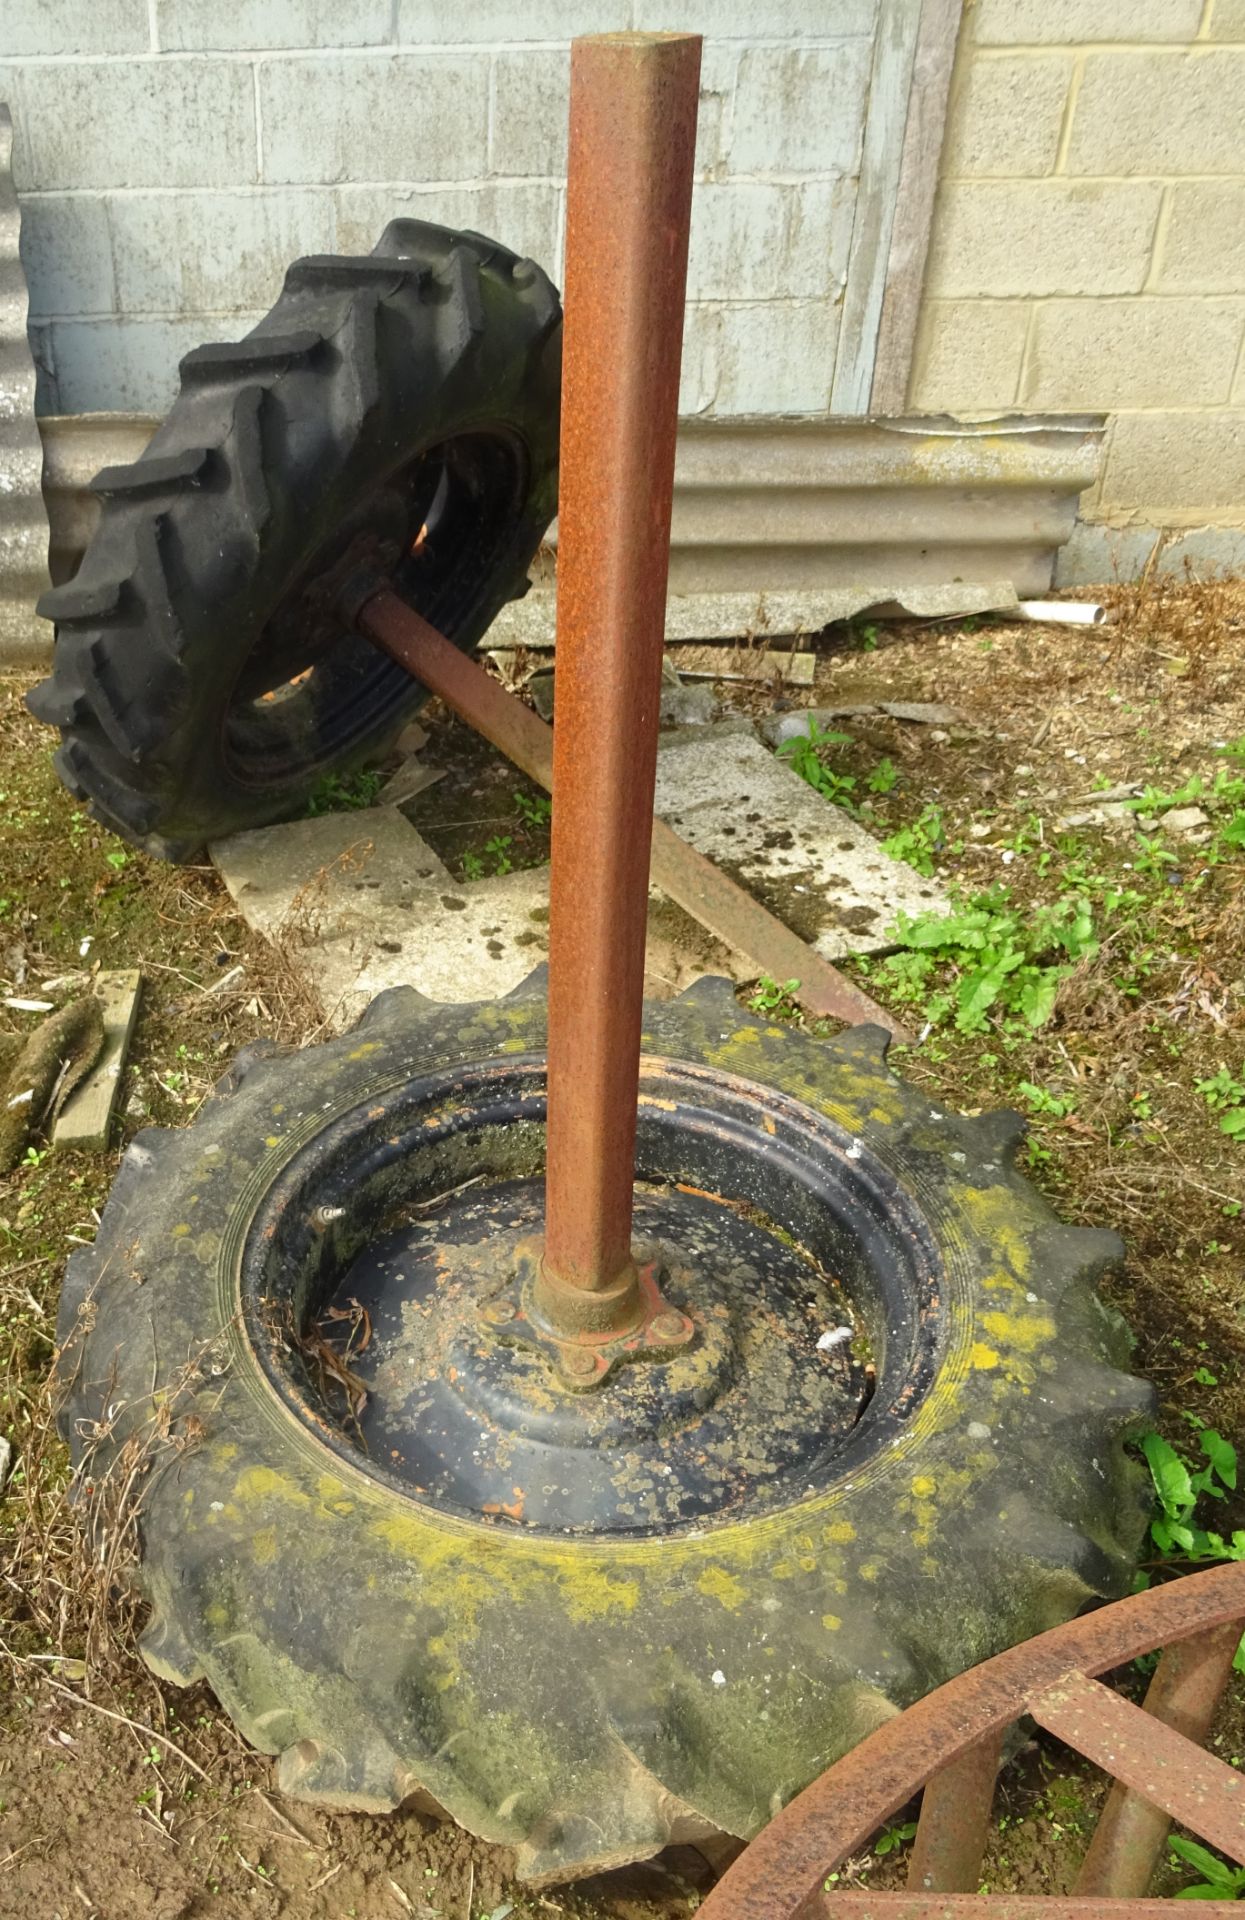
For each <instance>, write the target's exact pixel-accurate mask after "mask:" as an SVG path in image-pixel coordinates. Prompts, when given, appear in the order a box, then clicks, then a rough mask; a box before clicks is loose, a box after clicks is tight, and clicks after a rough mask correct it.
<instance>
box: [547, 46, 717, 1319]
mask: <svg viewBox="0 0 1245 1920" xmlns="http://www.w3.org/2000/svg"><path fill="white" fill-rule="evenodd" d="M699 89H700V37H699V35H695V34H629V33H624V34H603V35H600V36H593V37H591V38H588V39H583V40H576V41H575V42H574V43H573V44H572V47H571V109H570V153H569V160H568V165H567V209H566V319H565V332H564V342H563V350H562V443H561V458H560V478H559V489H558V630H557V639H558V672H557V678H556V681H555V691H554V702H555V704H554V736H553V785H554V791H555V793H556V794H557V798H558V805H557V812H556V813H555V815H554V820H553V854H552V871H551V875H550V889H549V1134H548V1162H547V1169H546V1175H545V1248H544V1261H543V1272H544V1275H545V1276H546V1277H547V1279H548V1280H549V1282H550V1283H551V1285H552V1287H553V1288H554V1289H555V1290H557V1289H580V1290H586V1291H589V1292H592V1293H607V1292H610V1291H612V1290H614V1289H616V1288H620V1287H621V1288H623V1289H624V1290H631V1289H633V1288H634V1286H635V1284H636V1283H635V1280H634V1274H635V1266H634V1262H633V1260H632V1257H631V1203H632V1192H633V1188H634V1183H635V1128H636V1088H637V1084H638V1077H639V1067H640V1027H641V1020H642V1007H643V998H644V944H645V931H646V925H647V913H648V872H649V846H650V840H651V837H652V820H653V792H654V787H655V784H656V775H657V729H658V719H659V710H660V703H661V662H662V652H663V647H664V643H665V618H666V579H667V573H668V569H669V562H670V510H671V505H672V502H673V497H674V441H675V429H676V425H677V421H678V402H679V365H680V359H681V356H682V344H683V308H684V297H685V292H686V283H687V246H688V235H689V232H690V228H691V211H692V166H693V161H694V158H695V148H696V112H697V103H698V98H699Z"/></svg>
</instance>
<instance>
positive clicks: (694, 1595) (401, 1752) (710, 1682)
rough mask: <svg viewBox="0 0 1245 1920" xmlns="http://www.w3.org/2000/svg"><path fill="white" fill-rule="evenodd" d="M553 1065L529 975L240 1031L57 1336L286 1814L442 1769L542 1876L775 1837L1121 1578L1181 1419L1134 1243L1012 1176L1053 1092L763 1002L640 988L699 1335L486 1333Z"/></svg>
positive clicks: (92, 1487) (660, 1232)
mask: <svg viewBox="0 0 1245 1920" xmlns="http://www.w3.org/2000/svg"><path fill="white" fill-rule="evenodd" d="M544 1044H545V1008H544V1000H543V992H542V991H541V989H540V985H539V982H534V983H531V984H529V986H528V987H527V988H525V989H520V990H519V992H518V993H517V994H515V995H513V996H511V997H510V998H509V999H508V1000H505V1001H502V1002H499V1003H495V1004H489V1005H472V1006H441V1005H433V1004H432V1003H430V1002H427V1001H425V1000H423V999H422V998H421V997H420V996H419V995H417V994H414V993H412V992H410V991H407V990H398V991H396V992H394V993H389V994H385V995H383V996H382V997H381V998H380V999H379V1000H377V1001H376V1002H375V1003H374V1004H373V1006H372V1007H371V1009H370V1010H369V1012H368V1013H367V1014H366V1015H365V1017H364V1019H363V1020H362V1021H361V1023H360V1024H359V1026H358V1027H357V1028H356V1029H355V1030H354V1031H353V1032H352V1033H350V1034H349V1035H348V1036H346V1037H345V1038H342V1039H338V1040H335V1041H333V1042H331V1043H330V1044H328V1045H324V1046H320V1047H315V1048H311V1049H308V1050H307V1051H305V1052H303V1053H299V1054H297V1055H293V1056H288V1057H284V1056H264V1055H258V1056H257V1055H255V1054H250V1055H245V1056H243V1057H242V1058H241V1059H240V1060H239V1061H238V1062H237V1064H236V1066H235V1068H234V1069H233V1071H232V1072H231V1073H230V1075H229V1076H228V1077H227V1079H226V1080H225V1082H224V1083H222V1086H221V1087H220V1089H219V1090H218V1092H217V1094H216V1096H214V1097H213V1098H212V1099H211V1100H210V1101H209V1102H208V1103H207V1104H206V1105H205V1107H204V1108H203V1109H202V1110H201V1111H200V1113H199V1114H198V1115H197V1116H196V1118H195V1120H194V1123H193V1124H192V1125H191V1126H190V1127H188V1128H187V1129H185V1130H184V1131H182V1132H148V1133H144V1134H141V1135H140V1136H139V1137H138V1138H137V1139H136V1140H135V1141H134V1143H133V1144H132V1145H131V1147H130V1148H129V1151H128V1153H127V1154H126V1156H125V1159H124V1161H123V1163H122V1166H121V1171H120V1174H119V1176H118V1179H117V1182H116V1185H115V1187H114V1189H113V1193H112V1197H111V1199H110V1200H109V1203H108V1207H107V1210H106V1212H105V1215H104V1219H103V1224H102V1226H101V1229H100V1233H99V1237H98V1241H97V1243H96V1245H95V1246H94V1247H93V1248H91V1249H89V1250H85V1251H82V1252H79V1253H76V1254H75V1255H74V1256H73V1259H72V1261H71V1263H70V1268H69V1273H68V1276H67V1279H66V1283H65V1292H64V1301H63V1307H62V1313H61V1320H60V1339H61V1343H62V1356H61V1361H60V1366H61V1370H62V1375H63V1378H64V1380H65V1383H66V1389H67V1397H66V1410H65V1414H64V1420H65V1425H66V1430H67V1432H68V1434H69V1437H70V1440H71V1444H72V1447H73V1452H74V1457H75V1461H76V1463H77V1465H78V1470H79V1485H80V1488H81V1499H82V1501H83V1504H84V1506H85V1510H86V1513H87V1515H88V1518H89V1516H90V1514H91V1512H92V1510H93V1509H96V1510H98V1511H99V1513H100V1516H101V1520H102V1521H104V1520H106V1519H107V1516H108V1514H109V1512H110V1511H111V1509H110V1501H111V1500H112V1499H113V1497H114V1496H113V1490H112V1483H113V1482H114V1481H115V1480H116V1479H117V1478H118V1477H119V1476H120V1477H124V1479H125V1481H126V1482H127V1484H134V1483H133V1481H132V1476H133V1475H134V1473H135V1470H136V1468H137V1467H139V1466H140V1465H141V1467H142V1470H143V1472H144V1474H145V1478H143V1479H141V1480H140V1481H139V1482H138V1483H137V1484H139V1485H140V1486H141V1489H142V1491H141V1494H140V1505H141V1511H140V1524H139V1533H140V1539H141V1565H140V1567H139V1570H138V1578H139V1582H140V1585H141V1588H142V1590H143V1592H144V1594H145V1595H146V1597H147V1599H148V1600H149V1601H150V1605H151V1614H150V1621H149V1624H148V1625H147V1627H146V1629H145V1632H144V1634H143V1637H142V1647H143V1651H144V1654H145V1656H146V1658H147V1661H148V1663H149V1664H150V1666H151V1667H152V1668H153V1669H154V1670H155V1671H156V1672H157V1673H158V1674H161V1675H163V1676H165V1677H166V1678H169V1679H172V1680H174V1681H177V1682H181V1683H189V1682H191V1681H193V1680H196V1679H198V1678H200V1677H201V1676H206V1678H207V1679H208V1681H209V1682H210V1684H211V1685H212V1687H213V1688H214V1690H215V1691H216V1693H217V1695H218V1696H219V1698H220V1700H221V1701H222V1702H223V1704H224V1706H225V1707H226V1709H227V1710H228V1712H229V1713H230V1714H231V1715H232V1716H233V1718H234V1719H235V1721H236V1722H237V1724H238V1726H239V1727H240V1728H241V1729H242V1731H243V1733H244V1734H245V1735H246V1736H247V1738H248V1739H249V1740H251V1741H252V1742H253V1743H254V1744H255V1745H256V1746H257V1747H259V1748H260V1749H262V1750H263V1751H265V1752H268V1753H273V1754H277V1755H279V1759H278V1762H277V1779H278V1782H279V1784H280V1786H281V1787H282V1789H283V1790H284V1791H286V1792H289V1793H293V1794H301V1795H306V1796H308V1797H310V1798H312V1799H315V1800H319V1801H322V1802H325V1803H327V1804H330V1805H336V1806H341V1807H361V1808H370V1809H386V1808H395V1807H397V1806H398V1805H399V1804H400V1803H402V1802H403V1801H404V1800H405V1799H407V1798H408V1796H411V1795H413V1794H416V1793H422V1794H423V1795H425V1796H428V1797H430V1798H431V1799H432V1800H434V1801H435V1802H436V1803H438V1804H439V1805H440V1806H441V1807H443V1808H445V1809H447V1810H448V1811H449V1813H451V1814H452V1815H453V1816H454V1817H455V1818H456V1819H457V1820H459V1821H460V1822H461V1823H462V1824H463V1825H464V1826H466V1827H468V1828H469V1829H471V1830H472V1831H473V1832H474V1833H476V1834H478V1835H481V1836H483V1837H484V1838H486V1839H488V1840H491V1841H496V1842H506V1843H510V1844H513V1845H515V1846H516V1847H517V1848H518V1849H519V1869H520V1871H521V1872H522V1873H524V1874H526V1875H527V1876H528V1877H530V1878H532V1879H534V1880H537V1881H539V1880H553V1879H558V1878H570V1877H573V1876H575V1875H577V1874H582V1873H585V1872H588V1871H590V1870H594V1869H597V1868H600V1867H602V1866H608V1865H614V1864H620V1863H622V1862H625V1861H627V1860H632V1859H636V1858H640V1857H644V1856H646V1855H649V1854H652V1853H653V1852H655V1851H656V1850H657V1849H659V1848H660V1847H661V1846H663V1845H664V1844H665V1843H667V1842H668V1841H671V1840H680V1839H684V1840H694V1839H696V1838H698V1837H703V1836H705V1835H707V1834H709V1833H710V1832H712V1831H714V1830H717V1831H726V1832H728V1833H731V1834H736V1835H740V1836H744V1837H746V1836H750V1835H752V1834H753V1833H755V1832H756V1831H757V1829H758V1828H759V1827H760V1826H761V1825H762V1824H764V1822H765V1821H767V1820H768V1819H769V1818H770V1817H771V1816H772V1814H773V1813H774V1812H775V1811H776V1810H777V1809H778V1808H779V1807H780V1806H781V1805H782V1804H783V1803H784V1802H785V1801H786V1800H787V1799H788V1798H789V1797H790V1796H791V1795H793V1794H794V1793H796V1792H797V1791H798V1790H799V1789H801V1788H802V1787H803V1786H805V1785H806V1784H807V1782H808V1781H810V1780H811V1779H812V1778H814V1776H816V1775H817V1774H818V1773H820V1772H821V1771H822V1770H823V1769H824V1768H825V1767H826V1766H828V1765H829V1764H830V1762H831V1761H832V1760H834V1759H835V1758H836V1757H837V1756H838V1755H840V1754H841V1753H842V1752H844V1751H845V1750H846V1749H847V1748H848V1747H849V1746H851V1745H852V1744H853V1743H854V1742H855V1741H857V1740H859V1739H860V1738H861V1737H862V1736H863V1735H864V1734H866V1733H867V1732H869V1731H870V1730H871V1729H872V1728H873V1727H874V1726H876V1725H877V1724H878V1723H879V1722H880V1721H881V1720H883V1719H885V1718H886V1717H888V1716H889V1715H891V1714H893V1713H895V1712H896V1711H897V1710H898V1709H899V1708H902V1707H904V1706H906V1705H907V1704H909V1703H910V1702H911V1701H913V1700H914V1699H916V1698H918V1697H919V1696H920V1695H922V1694H924V1693H926V1692H928V1691H929V1690H930V1689H932V1688H934V1687H936V1686H938V1685H939V1684H940V1682H942V1681H944V1680H946V1679H947V1678H949V1677H950V1676H951V1675H953V1674H955V1673H958V1672H959V1671H961V1670H962V1669H963V1668H964V1667H966V1666H968V1665H970V1664H971V1663H973V1662H976V1661H979V1660H982V1659H985V1658H986V1657H987V1656H989V1655H991V1654H994V1653H996V1652H998V1651H1000V1650H1001V1649H1003V1648H1005V1647H1008V1646H1010V1645H1013V1644H1015V1643H1016V1642H1018V1641H1020V1640H1022V1639H1024V1638H1026V1637H1027V1636H1029V1635H1032V1634H1034V1633H1037V1632H1039V1631H1041V1630H1042V1629H1044V1628H1046V1627H1049V1626H1051V1625H1053V1624H1055V1623H1057V1622H1059V1621H1062V1620H1064V1619H1066V1618H1067V1617H1068V1616H1070V1615H1071V1614H1073V1613H1075V1612H1076V1611H1077V1609H1078V1608H1080V1607H1081V1606H1082V1605H1084V1604H1085V1603H1087V1602H1091V1601H1093V1600H1095V1599H1098V1598H1108V1597H1114V1596H1117V1595H1119V1594H1121V1593H1123V1592H1124V1591H1126V1590H1127V1588H1128V1585H1129V1581H1130V1574H1131V1569H1132V1564H1133V1556H1134V1553H1135V1551H1136V1549H1137V1547H1138V1545H1139V1542H1140V1539H1141V1535H1142V1531H1143V1526H1144V1517H1145V1503H1144V1498H1143V1493H1142V1482H1143V1478H1144V1476H1143V1474H1142V1473H1141V1471H1140V1470H1139V1468H1138V1467H1137V1465H1136V1463H1135V1462H1134V1461H1132V1460H1131V1459H1130V1458H1129V1456H1128V1454H1127V1453H1126V1450H1125V1445H1124V1442H1125V1440H1126V1439H1127V1437H1128V1436H1129V1434H1130V1433H1131V1432H1132V1431H1134V1430H1135V1429H1136V1427H1137V1425H1138V1423H1139V1422H1141V1421H1144V1420H1145V1419H1146V1417H1147V1416H1148V1414H1149V1411H1150V1407H1151V1398H1152V1396H1151V1393H1150V1390H1149V1388H1148V1387H1147V1386H1146V1385H1145V1384H1144V1383H1143V1382H1141V1381H1140V1380H1137V1379H1135V1378H1133V1377H1131V1376H1130V1375H1129V1374H1128V1373H1127V1372H1126V1371H1122V1370H1121V1369H1122V1368H1123V1366H1124V1363H1125V1358H1126V1352H1127V1338H1126V1336H1125V1334H1124V1330H1123V1328H1122V1325H1121V1323H1120V1322H1119V1321H1118V1319H1117V1318H1116V1317H1115V1316H1114V1315H1113V1314H1111V1313H1110V1312H1109V1311H1107V1310H1106V1309H1105V1308H1104V1306H1103V1305H1102V1304H1101V1302H1100V1300H1099V1298H1098V1295H1097V1292H1096V1290H1095V1280H1096V1278H1097V1276H1098V1275H1099V1274H1100V1273H1101V1272H1102V1270H1103V1269H1104V1268H1105V1267H1106V1266H1108V1265H1109V1264H1111V1263H1113V1262H1114V1261H1116V1260H1117V1258H1118V1256H1119V1243H1118V1241H1117V1240H1116V1238H1115V1236H1114V1235H1112V1234H1110V1233H1106V1232H1099V1231H1097V1230H1092V1229H1088V1228H1072V1227H1067V1226H1064V1225H1061V1224H1060V1222H1059V1221H1058V1220H1057V1219H1056V1218H1055V1216H1054V1215H1053V1214H1052V1212H1051V1210H1050V1208H1049V1207H1048V1206H1047V1205H1046V1203H1045V1202H1044V1201H1043V1200H1042V1199H1041V1198H1040V1197H1039V1196H1038V1195H1037V1193H1035V1191H1034V1190H1033V1189H1032V1188H1031V1187H1030V1186H1029V1185H1028V1184H1027V1183H1026V1182H1025V1181H1024V1180H1023V1179H1022V1178H1021V1177H1020V1176H1019V1174H1018V1173H1017V1172H1016V1171H1015V1169H1014V1166H1013V1164H1012V1159H1013V1149H1014V1147H1015V1145H1016V1142H1017V1140H1018V1138H1019V1134H1020V1130H1021V1129H1020V1122H1019V1121H1018V1119H1017V1118H1016V1116H1015V1115H1012V1114H995V1115H990V1116H984V1117H981V1118H962V1117H960V1116H957V1115H955V1114H953V1113H948V1112H942V1111H938V1110H936V1109H935V1108H933V1107H932V1106H931V1105H930V1102H929V1100H928V1099H927V1098H926V1097H925V1096H924V1095H923V1094H921V1093H920V1092H919V1091H917V1090H915V1089H913V1088H911V1087H909V1086H905V1085H904V1084H903V1083H902V1082H900V1081H899V1080H897V1079H896V1078H894V1077H893V1076H892V1075H891V1074H890V1073H889V1072H888V1071H887V1069H886V1066H885V1063H884V1051H885V1035H884V1034H883V1033H882V1032H881V1031H880V1030H879V1029H876V1028H869V1027H862V1028H856V1029H853V1030H851V1031H849V1032H847V1033H844V1034H842V1035H841V1036H839V1037H838V1038H837V1039H834V1040H830V1041H820V1040H816V1039H813V1038H811V1037H809V1036H807V1035H805V1034H802V1033H799V1032H795V1031H791V1030H788V1029H783V1028H779V1027H773V1026H769V1025H767V1024H766V1023H765V1022H764V1021H763V1020H761V1019H758V1018H756V1017H755V1016H753V1015H751V1014H748V1013H746V1012H744V1011H743V1010H741V1008H740V1007H739V1006H738V1005H737V1004H736V1002H735V1000H734V998H733V995H732V992H731V989H730V987H729V986H728V985H727V983H725V982H723V981H705V982H701V983H700V984H699V985H697V986H696V987H694V988H692V989H691V990H690V991H689V992H688V993H686V994H684V995H683V996H682V997H681V998H679V999H678V1000H676V1001H673V1002H670V1003H668V1004H663V1005H656V1006H650V1007H648V1008H647V1009H646V1015H645V1040H644V1060H643V1065H642V1071H641V1080H640V1125H639V1145H638V1157H637V1168H638V1176H637V1177H638V1183H639V1184H638V1188H637V1211H636V1232H637V1236H638V1252H639V1253H640V1256H641V1257H643V1258H653V1259H655V1260H657V1261H658V1262H659V1263H660V1264H661V1266H662V1269H663V1275H662V1284H663V1289H664V1291H665V1292H666V1294H667V1297H668V1298H669V1299H670V1300H672V1301H673V1302H674V1304H675V1305H676V1306H678V1307H679V1308H680V1309H682V1310H683V1311H684V1312H686V1313H688V1314H690V1315H691V1317H692V1319H693V1320H694V1322H695V1324H696V1331H697V1337H696V1340H695V1341H694V1342H693V1345H692V1347H691V1348H689V1349H687V1350H684V1351H681V1352H679V1353H677V1354H675V1355H673V1356H669V1357H666V1358H661V1359H648V1360H644V1359H642V1358H641V1357H639V1356H637V1358H636V1360H635V1362H634V1364H632V1365H627V1366H624V1367H623V1368H622V1369H621V1370H620V1371H618V1372H617V1373H616V1374H615V1375H614V1376H613V1377H612V1378H611V1380H610V1381H609V1383H608V1384H607V1385H606V1386H605V1387H603V1388H601V1389H600V1390H599V1391H598V1392H596V1393H592V1394H575V1393H572V1392H569V1391H564V1390H562V1389H561V1388H560V1387H559V1386H558V1384H557V1382H556V1380H555V1379H554V1378H553V1376H552V1375H551V1374H550V1373H549V1372H548V1370H547V1369H546V1368H545V1362H544V1360H543V1359H542V1358H541V1357H540V1356H539V1355H538V1354H536V1353H535V1352H533V1351H531V1350H530V1349H529V1348H527V1347H525V1346H523V1345H512V1344H507V1343H506V1341H505V1339H504V1338H503V1337H501V1336H498V1337H496V1338H494V1337H492V1336H491V1335H490V1334H489V1332H488V1327H487V1324H486V1323H487V1321H488V1315H487V1313H482V1312H481V1308H482V1307H488V1306H489V1304H490V1302H492V1303H493V1305H494V1309H495V1305H496V1300H497V1297H498V1294H499V1290H500V1289H501V1288H502V1287H503V1285H504V1282H505V1278H506V1274H507V1271H508V1260H509V1249H510V1247H511V1245H512V1240H513V1237H514V1236H516V1235H521V1234H523V1233H527V1232H530V1231H531V1229H532V1226H533V1223H534V1222H535V1223H537V1224H538V1222H539V1212H540V1206H541V1182H540V1178H539V1175H540V1170H541V1166H542V1155H543V1116H544ZM494 1317H496V1313H495V1311H494ZM501 1317H502V1318H504V1317H505V1316H504V1315H502V1316H501Z"/></svg>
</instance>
